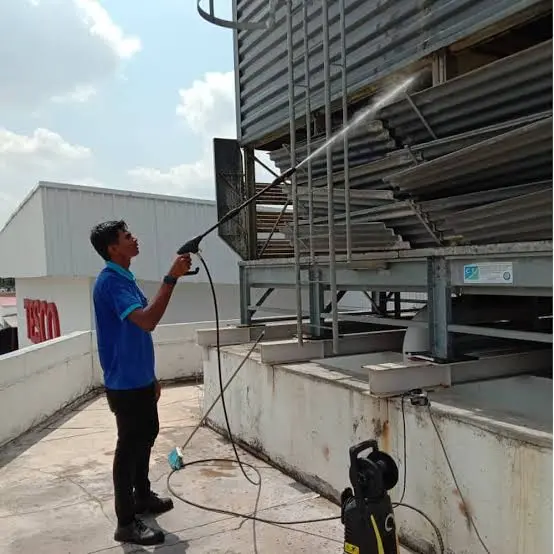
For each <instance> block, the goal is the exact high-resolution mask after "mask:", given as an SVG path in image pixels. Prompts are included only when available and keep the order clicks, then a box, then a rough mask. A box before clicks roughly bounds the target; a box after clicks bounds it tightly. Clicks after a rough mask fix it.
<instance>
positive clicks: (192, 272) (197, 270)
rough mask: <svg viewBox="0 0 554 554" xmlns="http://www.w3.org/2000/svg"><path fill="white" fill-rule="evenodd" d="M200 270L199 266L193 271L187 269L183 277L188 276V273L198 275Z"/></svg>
mask: <svg viewBox="0 0 554 554" xmlns="http://www.w3.org/2000/svg"><path fill="white" fill-rule="evenodd" d="M199 271H200V268H199V267H197V268H196V269H193V270H192V271H187V273H185V274H184V275H183V277H186V276H187V275H196V274H197V273H198V272H199Z"/></svg>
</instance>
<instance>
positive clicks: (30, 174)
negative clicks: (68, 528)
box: [0, 128, 93, 227]
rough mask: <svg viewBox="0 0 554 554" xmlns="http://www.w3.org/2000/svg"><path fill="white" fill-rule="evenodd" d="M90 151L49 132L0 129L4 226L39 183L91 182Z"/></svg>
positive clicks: (0, 200) (0, 222)
mask: <svg viewBox="0 0 554 554" xmlns="http://www.w3.org/2000/svg"><path fill="white" fill-rule="evenodd" d="M92 161H93V155H92V152H91V150H90V149H89V148H87V147H85V146H81V145H78V144H71V143H69V142H67V141H66V140H64V138H63V137H61V136H60V135H59V134H57V133H55V132H53V131H51V130H48V129H41V128H39V129H35V131H34V132H33V133H32V134H30V135H24V134H18V133H14V132H13V131H10V130H8V129H4V128H0V188H1V193H0V227H1V226H2V225H3V223H4V222H5V220H6V219H7V218H8V216H9V215H10V213H11V212H13V210H14V209H15V208H16V207H17V204H18V203H19V202H21V200H22V199H23V198H24V197H25V195H26V194H27V193H28V192H29V190H30V189H31V188H32V187H34V186H35V185H36V183H37V182H38V181H66V182H73V183H79V182H80V183H83V184H85V183H91V182H93V181H92V180H91V179H90V178H84V177H82V176H83V175H87V174H88V172H89V171H90V169H91V163H92Z"/></svg>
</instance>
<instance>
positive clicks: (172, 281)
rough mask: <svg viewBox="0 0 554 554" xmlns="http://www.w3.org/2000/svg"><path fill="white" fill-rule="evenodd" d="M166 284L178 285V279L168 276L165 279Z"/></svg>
mask: <svg viewBox="0 0 554 554" xmlns="http://www.w3.org/2000/svg"><path fill="white" fill-rule="evenodd" d="M164 283H165V284H166V285H176V284H177V278H176V277H172V276H171V275H166V276H165V277H164Z"/></svg>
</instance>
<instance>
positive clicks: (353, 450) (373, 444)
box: [350, 439, 379, 464]
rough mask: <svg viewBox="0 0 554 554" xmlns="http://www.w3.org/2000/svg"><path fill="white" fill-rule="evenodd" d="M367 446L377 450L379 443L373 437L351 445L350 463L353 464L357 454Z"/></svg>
mask: <svg viewBox="0 0 554 554" xmlns="http://www.w3.org/2000/svg"><path fill="white" fill-rule="evenodd" d="M368 448H372V449H373V450H379V445H378V444H377V441H376V440H375V439H370V440H367V441H363V442H361V443H360V444H357V445H355V446H351V447H350V463H351V464H353V463H354V462H355V461H356V459H357V458H358V454H360V452H363V451H364V450H367V449H368Z"/></svg>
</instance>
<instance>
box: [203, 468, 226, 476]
mask: <svg viewBox="0 0 554 554" xmlns="http://www.w3.org/2000/svg"><path fill="white" fill-rule="evenodd" d="M200 473H201V474H202V475H203V476H204V477H233V474H232V473H229V472H228V471H221V470H217V469H211V468H204V469H201V470H200Z"/></svg>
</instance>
